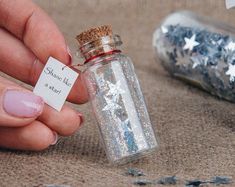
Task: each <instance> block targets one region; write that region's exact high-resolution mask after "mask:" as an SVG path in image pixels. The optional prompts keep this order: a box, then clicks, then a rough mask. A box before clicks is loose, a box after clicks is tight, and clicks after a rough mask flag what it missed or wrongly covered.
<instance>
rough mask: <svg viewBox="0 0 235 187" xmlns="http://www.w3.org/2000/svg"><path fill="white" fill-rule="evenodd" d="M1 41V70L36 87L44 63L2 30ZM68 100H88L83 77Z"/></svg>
mask: <svg viewBox="0 0 235 187" xmlns="http://www.w3.org/2000/svg"><path fill="white" fill-rule="evenodd" d="M0 41H1V42H0V56H1V59H0V69H1V70H2V71H3V72H5V73H6V74H8V75H10V76H13V77H15V78H17V79H19V80H21V81H23V82H25V83H28V84H31V85H33V86H34V85H35V84H36V82H37V80H38V78H39V76H40V74H41V72H42V70H43V67H44V65H43V63H42V62H40V61H39V60H36V56H35V55H34V54H33V53H32V52H31V51H30V50H29V49H28V48H27V47H25V46H24V44H23V43H22V42H21V41H20V40H19V39H17V38H15V37H13V36H12V35H11V34H10V33H9V32H7V31H5V30H3V29H1V28H0ZM68 99H69V100H70V101H71V102H74V103H84V102H86V101H87V100H88V94H87V90H86V88H85V84H84V83H83V81H82V79H81V77H79V78H78V79H77V81H76V83H75V84H74V86H73V89H72V91H71V93H70V95H69V97H68Z"/></svg>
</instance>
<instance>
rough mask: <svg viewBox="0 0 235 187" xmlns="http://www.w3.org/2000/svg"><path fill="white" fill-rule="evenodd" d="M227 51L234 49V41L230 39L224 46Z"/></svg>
mask: <svg viewBox="0 0 235 187" xmlns="http://www.w3.org/2000/svg"><path fill="white" fill-rule="evenodd" d="M224 48H225V49H226V50H228V51H234V50H235V42H233V41H231V42H229V43H228V45H226V46H225V47H224Z"/></svg>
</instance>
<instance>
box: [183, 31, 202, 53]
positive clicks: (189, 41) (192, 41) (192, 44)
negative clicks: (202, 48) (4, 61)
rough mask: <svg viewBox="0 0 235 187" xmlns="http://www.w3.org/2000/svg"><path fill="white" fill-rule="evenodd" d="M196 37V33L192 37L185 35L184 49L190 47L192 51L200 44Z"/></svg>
mask: <svg viewBox="0 0 235 187" xmlns="http://www.w3.org/2000/svg"><path fill="white" fill-rule="evenodd" d="M195 39H196V35H195V34H194V35H193V36H192V37H191V38H187V37H185V38H184V41H185V45H184V47H183V49H184V50H187V49H189V50H190V51H192V50H193V48H194V47H195V46H197V45H199V44H200V43H198V42H197V41H196V40H195Z"/></svg>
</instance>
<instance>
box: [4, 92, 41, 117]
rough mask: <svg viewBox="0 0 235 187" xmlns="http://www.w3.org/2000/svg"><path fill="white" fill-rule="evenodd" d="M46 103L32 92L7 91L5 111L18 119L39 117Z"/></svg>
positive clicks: (5, 94)
mask: <svg viewBox="0 0 235 187" xmlns="http://www.w3.org/2000/svg"><path fill="white" fill-rule="evenodd" d="M43 106H44V102H43V99H42V98H41V97H39V96H36V95H34V94H33V93H31V92H25V91H20V90H6V91H5V93H4V96H3V109H4V110H5V112H6V113H8V114H9V115H11V116H16V117H26V118H31V117H37V116H38V115H40V114H41V112H42V110H43Z"/></svg>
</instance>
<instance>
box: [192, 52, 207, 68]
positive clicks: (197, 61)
mask: <svg viewBox="0 0 235 187" xmlns="http://www.w3.org/2000/svg"><path fill="white" fill-rule="evenodd" d="M190 59H191V60H192V61H193V65H192V68H193V69H194V68H196V67H197V66H199V65H204V66H206V65H207V62H208V59H209V58H208V57H205V56H202V55H197V56H192V57H191V58H190Z"/></svg>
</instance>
